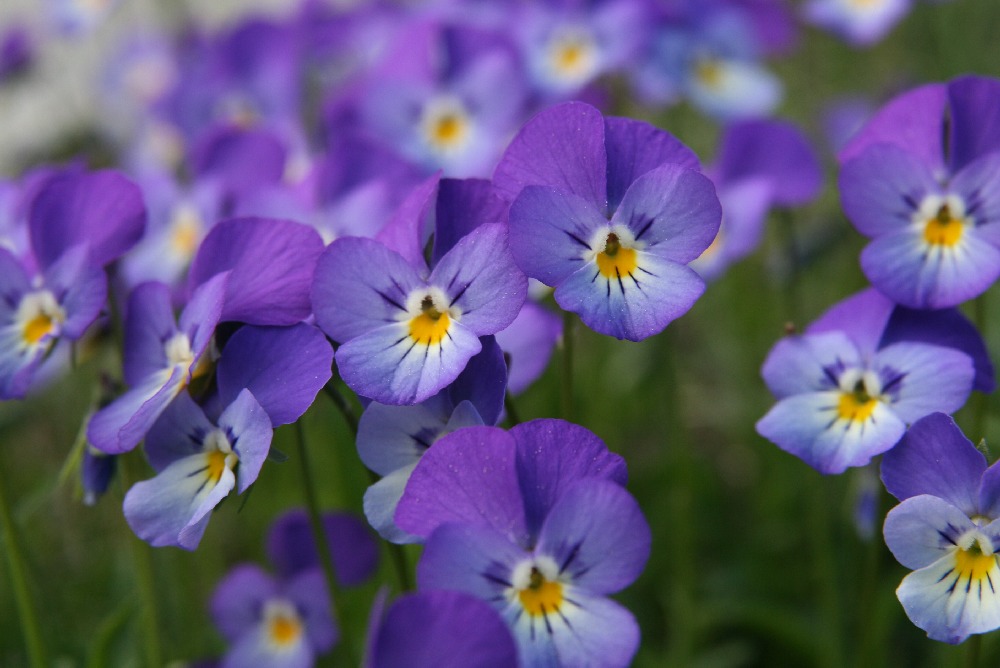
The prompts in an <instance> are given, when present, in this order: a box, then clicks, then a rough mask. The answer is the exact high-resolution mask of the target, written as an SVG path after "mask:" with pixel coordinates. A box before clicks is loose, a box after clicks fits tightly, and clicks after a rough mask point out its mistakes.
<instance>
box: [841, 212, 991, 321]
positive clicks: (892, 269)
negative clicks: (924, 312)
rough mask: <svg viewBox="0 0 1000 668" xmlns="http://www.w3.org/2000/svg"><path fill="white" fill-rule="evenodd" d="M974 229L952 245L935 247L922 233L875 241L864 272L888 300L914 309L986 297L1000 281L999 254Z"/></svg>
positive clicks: (867, 249)
mask: <svg viewBox="0 0 1000 668" xmlns="http://www.w3.org/2000/svg"><path fill="white" fill-rule="evenodd" d="M976 232H977V230H976V229H975V228H969V229H966V230H965V231H964V233H963V234H962V237H961V239H959V241H958V242H957V243H955V244H954V245H953V246H941V247H938V246H934V247H932V246H931V245H930V244H928V243H927V242H926V240H925V239H924V233H923V232H922V231H920V230H913V229H905V230H900V231H898V232H891V233H889V234H885V235H882V236H880V237H878V238H876V239H874V240H873V241H872V242H871V243H870V244H868V246H866V247H865V249H864V250H863V251H862V252H861V268H862V269H863V270H864V272H865V275H866V276H867V277H868V279H869V280H870V281H871V282H872V284H873V285H874V286H875V287H877V288H878V289H879V290H881V291H882V292H883V293H885V295H886V296H887V297H889V298H890V299H892V300H894V301H896V302H897V303H899V304H902V305H903V306H908V307H910V308H917V309H919V308H945V307H948V306H955V305H957V304H960V303H962V302H964V301H966V300H969V299H972V298H973V297H977V296H979V295H980V294H982V293H983V292H984V291H985V290H986V289H987V288H989V287H990V286H991V285H992V284H993V283H994V281H996V279H997V278H998V277H1000V249H998V248H997V247H996V246H994V245H992V244H990V243H989V242H987V241H986V240H985V239H983V238H982V237H981V236H980V235H978V234H977V233H976Z"/></svg>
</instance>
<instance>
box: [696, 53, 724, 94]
mask: <svg viewBox="0 0 1000 668" xmlns="http://www.w3.org/2000/svg"><path fill="white" fill-rule="evenodd" d="M694 75H695V77H696V78H697V79H698V81H700V82H702V83H703V84H705V85H706V86H708V87H709V88H714V87H716V86H718V85H719V83H720V82H721V81H722V65H721V64H720V63H719V61H717V60H715V59H714V58H702V59H700V60H699V61H698V62H697V63H696V64H695V66H694Z"/></svg>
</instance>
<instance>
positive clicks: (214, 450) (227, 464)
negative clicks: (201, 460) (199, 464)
mask: <svg viewBox="0 0 1000 668" xmlns="http://www.w3.org/2000/svg"><path fill="white" fill-rule="evenodd" d="M202 447H203V448H204V454H205V469H206V470H205V473H206V475H207V476H208V479H209V480H210V481H211V482H212V484H213V485H214V484H216V483H217V482H219V481H220V480H221V479H222V474H223V473H225V472H226V469H230V470H232V469H234V468H236V465H237V464H238V463H239V461H240V458H239V455H237V454H236V453H235V452H233V447H232V444H230V442H229V438H228V437H227V436H226V435H225V434H224V433H223V432H222V430H221V429H214V430H212V431H210V432H209V433H208V435H207V436H205V441H204V443H203V445H202Z"/></svg>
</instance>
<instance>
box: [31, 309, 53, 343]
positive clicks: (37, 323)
mask: <svg viewBox="0 0 1000 668" xmlns="http://www.w3.org/2000/svg"><path fill="white" fill-rule="evenodd" d="M54 325H55V323H54V322H53V321H52V318H51V316H49V315H48V314H47V313H39V314H38V315H36V316H35V317H34V318H32V319H31V320H29V321H28V324H26V325H25V326H24V340H25V341H27V342H28V343H30V344H32V345H35V344H37V343H38V342H39V341H41V340H42V338H43V337H44V336H45V335H46V334H49V333H50V332H51V331H52V329H53V328H54Z"/></svg>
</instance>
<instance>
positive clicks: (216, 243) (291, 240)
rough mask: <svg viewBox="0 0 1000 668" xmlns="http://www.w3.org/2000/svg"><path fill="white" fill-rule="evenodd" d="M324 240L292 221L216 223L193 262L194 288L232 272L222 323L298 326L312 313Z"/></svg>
mask: <svg viewBox="0 0 1000 668" xmlns="http://www.w3.org/2000/svg"><path fill="white" fill-rule="evenodd" d="M321 252H323V240H322V238H320V236H319V233H318V232H316V230H315V229H313V228H311V227H309V226H307V225H302V224H300V223H294V222H292V221H288V220H272V219H267V218H233V219H231V220H226V221H223V222H221V223H218V224H217V225H215V226H214V227H213V228H212V230H211V231H210V232H209V233H208V235H207V236H206V237H205V239H204V241H202V243H201V247H200V248H199V249H198V253H197V255H195V258H194V261H193V262H192V264H191V272H190V275H189V277H188V285H189V287H190V288H191V289H192V290H193V289H194V288H195V287H196V286H198V285H200V284H202V283H204V282H206V281H207V280H208V279H210V278H211V277H213V276H215V275H216V274H218V273H220V272H223V271H231V276H230V279H229V283H228V285H227V288H226V301H225V304H224V306H223V312H222V318H221V319H222V320H235V321H239V322H246V323H250V324H254V325H293V324H295V323H297V322H299V321H301V320H305V319H306V318H307V317H309V315H310V314H311V313H312V303H311V302H310V299H309V290H310V288H311V286H312V282H313V273H314V270H315V268H316V261H317V259H318V258H319V255H320V253H321Z"/></svg>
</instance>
